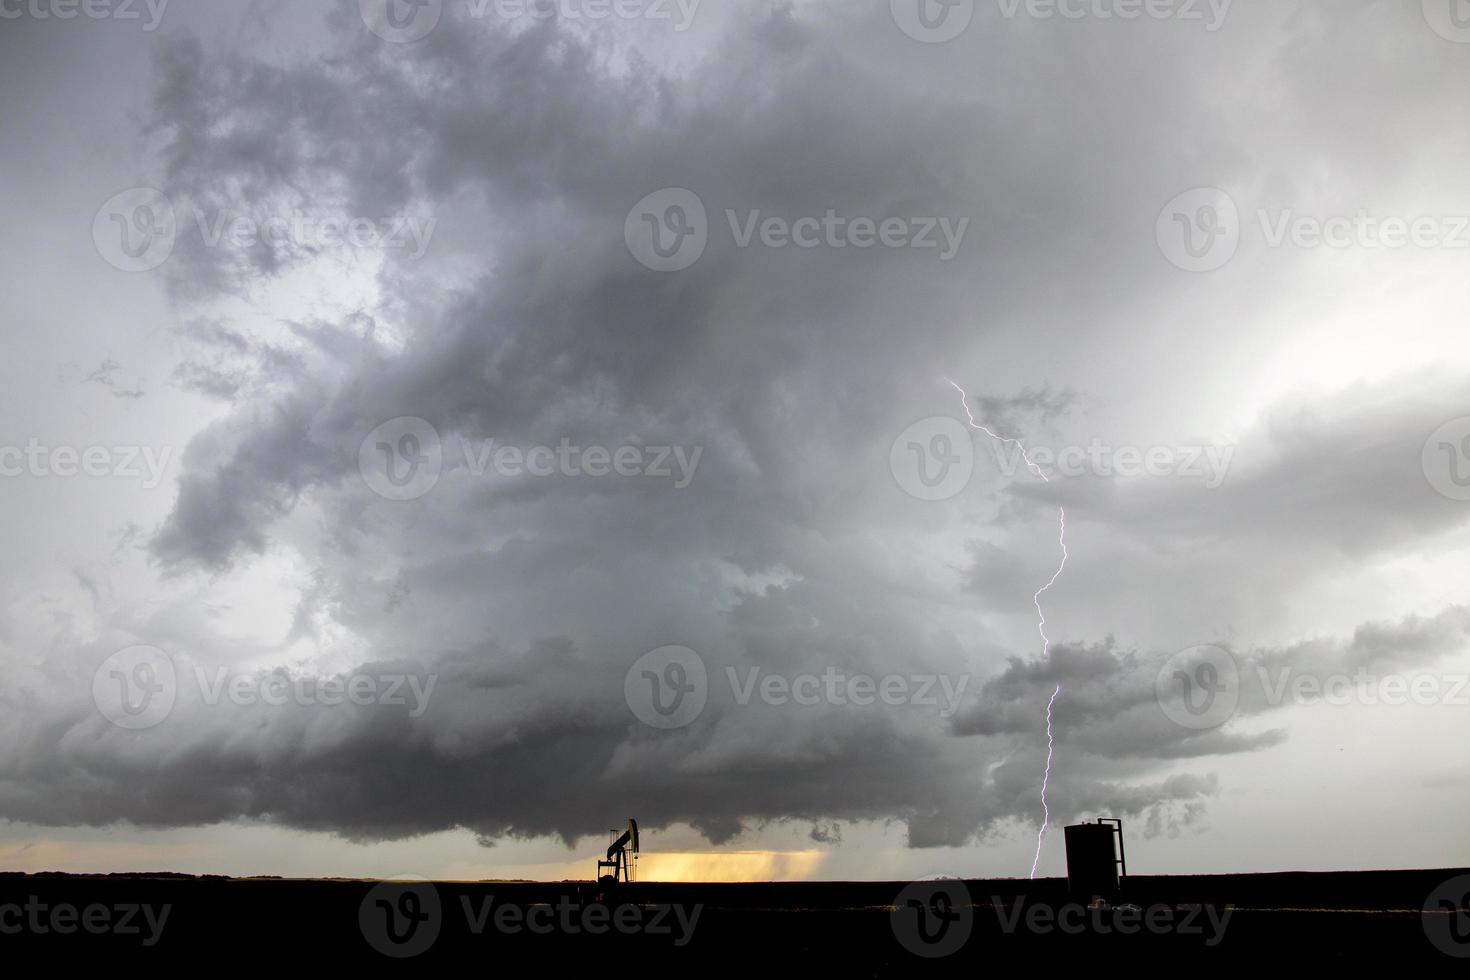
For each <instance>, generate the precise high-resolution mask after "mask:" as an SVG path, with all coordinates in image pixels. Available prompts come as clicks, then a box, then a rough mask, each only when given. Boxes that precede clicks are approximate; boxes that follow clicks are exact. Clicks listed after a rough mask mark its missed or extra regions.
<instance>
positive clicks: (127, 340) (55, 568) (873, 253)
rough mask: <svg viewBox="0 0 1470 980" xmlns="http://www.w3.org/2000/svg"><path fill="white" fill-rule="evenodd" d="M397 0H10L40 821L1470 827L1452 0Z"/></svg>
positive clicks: (840, 845) (254, 861)
mask: <svg viewBox="0 0 1470 980" xmlns="http://www.w3.org/2000/svg"><path fill="white" fill-rule="evenodd" d="M384 3H386V0H384V2H383V3H374V2H372V0H368V2H365V3H363V4H358V3H356V2H343V3H340V4H333V3H327V2H320V3H305V2H293V3H285V2H280V3H276V2H253V3H244V2H237V3H225V2H201V0H191V2H189V3H188V4H184V3H182V2H178V0H175V3H172V4H166V5H163V6H162V7H161V8H160V6H159V4H158V2H157V0H155V3H154V5H153V6H152V7H151V8H150V7H149V6H148V5H146V4H139V5H135V6H134V7H133V10H136V11H137V13H138V17H137V18H128V17H124V16H122V15H121V14H122V11H118V10H114V9H113V8H111V7H107V6H101V7H95V8H93V9H94V10H95V11H96V12H97V14H98V15H97V16H85V15H80V14H79V15H78V16H77V17H74V18H70V19H61V18H59V17H57V16H55V14H56V13H58V12H59V11H58V8H57V7H56V6H55V5H54V4H52V3H50V2H49V0H36V2H35V3H33V4H32V3H30V2H29V0H27V4H10V5H0V11H3V12H4V13H5V16H4V17H0V85H3V90H4V91H5V93H6V95H7V98H6V99H5V100H4V105H3V107H0V202H3V206H4V213H5V214H6V215H7V218H8V220H7V221H6V222H5V224H4V227H3V228H0V260H3V267H4V268H5V269H6V270H7V275H6V277H5V282H6V292H7V301H6V303H5V304H4V307H3V312H0V317H3V321H0V322H3V324H4V329H5V330H6V332H7V335H8V337H9V338H10V344H9V350H10V355H11V356H10V357H8V358H7V359H6V360H5V362H4V363H3V365H0V372H3V380H4V384H3V385H0V400H3V406H4V411H3V418H4V427H3V432H0V468H3V469H4V476H3V477H0V506H3V507H4V508H5V510H6V513H8V514H9V515H10V519H9V520H7V521H5V522H3V523H0V562H3V567H4V571H5V574H4V576H3V581H4V582H5V588H4V593H3V601H0V703H3V709H4V710H3V711H0V731H3V735H4V737H3V739H0V818H3V819H4V820H5V821H7V822H5V823H3V824H0V865H3V866H5V867H16V868H21V869H25V870H38V869H41V868H63V869H74V870H125V869H128V868H136V867H143V866H146V867H150V868H153V867H168V868H171V869H177V870H185V871H210V872H228V873H278V874H364V875H369V874H371V875H395V874H403V873H413V874H421V875H429V876H435V875H451V876H491V875H510V876H556V877H560V876H564V875H586V874H590V870H589V868H590V865H591V861H592V855H593V854H594V853H595V852H596V851H597V850H598V848H599V844H600V842H601V841H602V839H603V838H602V835H603V833H604V832H605V831H606V829H607V828H608V827H612V826H616V825H618V824H619V823H621V822H622V821H623V820H624V819H625V818H626V817H627V816H629V815H632V816H636V817H638V818H639V819H640V821H641V822H642V823H644V825H645V826H646V827H647V828H648V830H649V832H648V835H647V837H646V839H645V845H646V848H647V849H648V850H649V851H650V852H651V854H650V857H649V859H648V860H647V861H646V862H645V873H646V874H648V875H650V876H658V875H663V876H704V877H771V876H791V877H800V876H806V877H861V878H890V877H891V878H905V877H913V876H919V875H924V874H932V873H949V874H966V875H1024V874H1027V873H1029V872H1030V869H1031V866H1032V862H1033V858H1035V856H1036V848H1037V834H1038V829H1039V824H1040V822H1041V818H1042V814H1043V812H1044V811H1043V807H1044V806H1045V812H1049V814H1050V817H1051V819H1052V823H1051V824H1050V830H1049V832H1048V833H1047V835H1045V837H1044V839H1043V842H1042V847H1041V851H1040V857H1039V864H1038V868H1039V872H1040V873H1043V874H1046V873H1050V874H1057V873H1061V871H1062V868H1063V860H1062V854H1061V847H1060V843H1061V841H1060V836H1059V835H1057V834H1055V832H1054V831H1055V828H1056V826H1057V825H1058V824H1060V823H1062V822H1071V821H1074V820H1077V819H1082V818H1090V817H1095V816H1098V815H1118V816H1122V817H1124V818H1125V819H1127V821H1128V823H1129V828H1130V841H1129V856H1130V863H1131V864H1132V866H1133V867H1134V868H1135V870H1139V871H1153V872H1186V871H1228V870H1276V869H1289V868H1306V869H1318V868H1321V869H1330V868H1358V867H1369V866H1372V867H1380V866H1406V867H1407V866H1450V865H1464V864H1466V863H1470V837H1467V831H1466V829H1465V824H1464V821H1463V819H1462V818H1461V816H1460V815H1461V814H1463V813H1464V811H1465V808H1466V806H1467V805H1470V777H1467V775H1466V770H1465V766H1464V764H1463V759H1462V758H1461V753H1460V750H1459V749H1458V746H1460V745H1463V744H1464V741H1465V737H1466V735H1467V734H1470V686H1467V685H1466V684H1465V677H1466V675H1467V673H1470V643H1467V639H1470V609H1467V607H1466V605H1465V602H1466V599H1465V596H1466V586H1467V584H1470V573H1467V572H1466V571H1465V569H1466V562H1465V556H1466V550H1467V548H1470V502H1467V501H1470V421H1467V418H1466V417H1467V416H1470V402H1467V401H1466V398H1465V395H1464V392H1465V391H1466V390H1467V387H1466V382H1467V380H1470V341H1467V340H1466V339H1465V336H1466V335H1465V331H1464V323H1465V318H1466V313H1467V312H1470V293H1467V289H1466V286H1465V283H1466V281H1467V280H1466V277H1465V273H1464V263H1465V262H1466V260H1467V256H1470V217H1467V216H1470V190H1467V188H1466V186H1465V183H1464V178H1463V175H1464V172H1465V163H1466V154H1467V150H1470V146H1467V130H1466V114H1465V105H1464V96H1463V93H1464V92H1465V91H1467V85H1470V30H1465V31H1461V30H1460V29H1459V28H1458V27H1457V26H1456V22H1455V21H1454V20H1452V19H1451V18H1450V15H1449V11H1450V3H1449V2H1448V0H1446V3H1444V4H1440V5H1437V4H1436V3H1435V2H1433V0H1430V2H1426V3H1424V4H1423V5H1422V8H1423V9H1421V5H1420V4H1417V3H1403V2H1388V0H1382V2H1371V0H1332V2H1327V0H1321V2H1301V3H1292V2H1280V0H1272V2H1266V0H1235V2H1234V3H1223V2H1216V3H1215V4H1213V5H1211V4H1209V3H1204V2H1185V0H1180V2H1178V3H1173V4H1170V3H1160V4H1157V5H1154V6H1150V7H1148V8H1146V10H1145V12H1144V13H1142V14H1140V15H1139V16H1137V17H1124V16H1121V15H1122V14H1125V13H1128V12H1130V11H1132V10H1133V9H1134V8H1133V7H1132V6H1130V4H1128V3H1127V2H1126V0H1122V2H1119V0H1111V2H1110V0H1088V2H1087V3H1081V2H1071V3H1063V4H1062V5H1061V7H1060V8H1057V7H1054V6H1050V5H1045V4H1042V5H1037V4H1026V3H1024V2H1022V3H1020V4H1015V3H1011V2H1010V0H975V2H973V3H968V2H961V3H959V4H958V5H957V6H955V7H953V8H945V7H941V6H940V5H939V4H937V3H936V2H934V0H925V5H924V6H923V7H922V9H921V7H920V4H919V2H918V0H914V2H908V0H893V2H892V3H890V2H889V0H847V2H836V0H834V2H828V3H818V2H793V3H774V2H766V0H750V2H741V3H718V4H717V3H715V2H713V0H705V2H704V3H699V4H694V3H692V2H691V0H685V2H684V3H683V4H682V5H680V4H678V3H674V2H672V0H671V2H668V3H662V2H659V3H654V2H652V0H649V2H641V0H640V2H638V3H633V2H631V0H628V2H625V3H623V4H619V5H616V6H614V5H608V6H606V7H601V6H598V5H597V4H596V3H587V2H584V0H560V2H559V7H560V8H561V10H560V15H559V16H557V17H555V18H547V17H541V16H532V15H531V14H530V13H527V12H526V10H525V7H524V6H523V5H521V4H516V3H499V4H497V3H496V2H495V0H485V2H484V3H481V2H479V0H443V2H442V3H438V4H436V3H430V4H428V5H427V6H423V7H420V8H414V7H411V6H409V5H408V4H406V3H402V2H401V0H393V3H394V4H395V6H394V7H393V14H394V16H393V19H392V20H385V19H384V17H383V11H384V10H385V9H386V8H385V6H384ZM64 7H65V5H64V4H63V5H62V8H64ZM534 9H537V10H541V9H546V8H545V7H544V6H542V7H535V8H534ZM921 12H922V13H923V14H924V17H923V18H921V17H920V14H921ZM12 13H14V14H15V16H11V14H12ZM102 14H108V15H107V16H102ZM435 17H437V20H435ZM395 25H396V26H395ZM926 25H929V26H926ZM950 35H953V36H950ZM946 38H947V39H946ZM771 219H776V220H775V221H774V222H772V220H771ZM655 229H656V230H657V232H658V246H659V249H660V250H661V251H662V253H663V254H661V253H660V251H656V250H655V248H654V237H653V235H654V230H655ZM951 382H953V383H954V384H957V385H959V386H960V387H962V388H963V389H964V390H965V391H966V392H967V393H968V394H969V396H970V397H969V399H968V402H964V401H962V399H961V396H960V394H959V392H958V391H957V390H956V387H954V385H953V384H951ZM967 408H968V410H969V412H971V413H973V416H974V420H975V423H976V424H977V425H983V426H985V427H987V428H988V429H989V430H990V432H993V433H994V434H995V435H996V436H997V437H999V438H991V436H990V435H988V434H987V433H986V432H985V431H983V430H980V429H972V428H969V427H968V425H967V414H966V409H967ZM1007 439H1018V440H1021V442H1022V444H1024V445H1025V446H1026V447H1027V450H1028V451H1029V452H1031V453H1032V459H1033V461H1034V462H1035V463H1036V464H1037V469H1038V470H1039V471H1040V473H1041V474H1042V475H1044V476H1045V479H1040V478H1038V476H1037V475H1036V473H1034V472H1031V471H1029V470H1028V468H1027V466H1026V465H1025V462H1024V460H1021V459H1020V458H1019V457H1018V455H1017V448H1016V447H1017V444H1016V443H1010V442H1005V441H1003V440H1007ZM491 440H493V443H492V442H491ZM540 447H544V449H543V448H540ZM58 450H61V451H60V452H58ZM507 450H509V452H507ZM588 450H591V451H590V452H588ZM69 452H70V453H73V454H74V457H75V458H71V459H70V463H69V464H68V458H69V457H68V453H69ZM89 452H91V455H90V456H88V453H89ZM599 454H601V455H600V456H599ZM420 457H422V459H420ZM89 459H90V462H88V463H86V465H83V461H85V460H89ZM416 460H417V461H418V462H417V466H418V468H417V469H415V468H413V467H414V466H415V461H416ZM946 465H947V466H948V467H949V468H948V469H945V467H946ZM72 471H75V472H72ZM433 477H437V478H436V479H435V478H433ZM400 498H403V499H400ZM926 498H939V499H926ZM1063 508H1064V509H1065V513H1066V532H1065V543H1066V547H1067V561H1066V564H1065V567H1064V568H1061V571H1060V574H1057V572H1058V569H1059V565H1060V563H1061V549H1060V545H1061V541H1060V540H1059V537H1060V532H1059V526H1058V525H1059V511H1060V510H1061V509H1063ZM1053 576H1055V579H1054V580H1053ZM1048 582H1052V584H1051V586H1050V588H1048V589H1047V590H1046V591H1045V592H1043V593H1042V594H1041V595H1040V596H1039V597H1038V596H1037V595H1036V593H1037V590H1038V589H1039V588H1041V587H1042V586H1043V585H1046V584H1047V583H1048ZM1038 601H1039V603H1040V606H1041V609H1042V610H1043V611H1044V614H1045V617H1046V625H1045V628H1044V629H1045V636H1046V638H1047V639H1046V640H1045V641H1044V640H1043V635H1042V632H1041V631H1040V630H1039V629H1038V610H1037V605H1036V603H1037V602H1038ZM669 647H679V648H687V650H689V651H692V653H689V654H685V653H680V654H678V657H679V658H682V659H680V660H679V662H678V666H679V667H680V668H681V669H683V673H679V672H678V671H675V672H673V673H670V672H669V670H668V667H669V664H670V656H671V655H670V654H668V653H666V652H665V651H666V648H669ZM1199 647H1206V648H1209V649H1210V650H1214V651H1215V652H1208V651H1206V652H1205V653H1200V652H1199V651H1198V650H1196V648H1199ZM653 651H657V652H655V653H652V654H651V653H650V652H653ZM1188 651H1193V652H1188ZM1225 651H1228V653H1227V652H1225ZM1181 652H1183V653H1182V656H1181ZM645 655H651V657H652V659H651V660H648V659H640V658H644V657H645ZM691 657H692V658H693V659H692V660H691V659H690V658H691ZM1201 657H1204V658H1206V659H1207V660H1208V664H1204V663H1203V661H1201ZM1222 657H1223V658H1224V659H1221V658H1222ZM1204 666H1209V667H1210V668H1221V669H1223V670H1224V679H1223V680H1219V678H1220V677H1221V676H1222V675H1221V674H1220V672H1219V670H1216V671H1215V672H1214V673H1209V672H1202V668H1203V667H1204ZM645 669H647V670H649V674H647V675H645V674H644V670H645ZM333 677H335V678H340V679H341V683H342V684H343V686H344V687H350V686H351V685H352V684H354V683H358V684H361V685H364V686H363V687H361V688H359V689H358V692H357V693H358V695H360V697H358V698H357V699H356V700H357V701H360V702H361V703H354V702H353V699H347V703H341V704H333V703H327V702H328V701H329V700H330V698H331V694H330V691H331V689H332V686H331V685H330V684H329V685H327V687H326V688H323V687H322V686H321V685H320V683H319V681H320V679H321V678H333ZM1181 678H1182V679H1181ZM674 681H677V682H680V683H682V684H687V685H690V690H689V691H688V692H686V693H687V694H688V695H689V697H690V700H689V701H688V706H687V707H681V708H679V710H677V711H675V712H674V713H673V714H670V715H662V714H660V713H659V712H658V710H657V709H658V707H659V706H664V707H668V706H669V705H684V704H685V702H681V701H678V700H677V694H676V692H675V691H674V689H673V688H672V687H668V686H667V683H666V682H674ZM1186 681H1188V682H1191V683H1193V684H1194V685H1195V688H1196V690H1195V691H1194V694H1197V693H1198V690H1197V689H1198V688H1199V687H1200V686H1201V685H1206V686H1209V685H1212V684H1216V683H1218V686H1219V691H1218V692H1216V693H1218V694H1220V696H1221V699H1222V700H1221V703H1222V704H1223V705H1224V707H1220V708H1216V707H1214V704H1215V702H1209V705H1210V707H1209V708H1208V709H1203V710H1202V711H1200V712H1191V711H1189V710H1188V708H1189V707H1190V706H1194V707H1198V705H1199V703H1202V702H1195V701H1189V702H1188V703H1186V699H1189V698H1191V696H1192V694H1191V690H1187V689H1184V688H1183V687H1181V686H1180V685H1183V684H1184V683H1185V682H1186ZM868 684H871V690H870V689H869V688H868V687H866V686H865V685H868ZM1400 684H1402V685H1403V687H1404V688H1405V690H1406V691H1407V693H1406V694H1404V695H1403V696H1401V697H1396V696H1395V692H1396V690H1397V686H1398V685H1400ZM1314 685H1317V686H1316V687H1314ZM1321 685H1326V687H1327V689H1328V692H1329V694H1328V696H1327V697H1326V698H1323V697H1320V696H1318V693H1317V692H1318V689H1319V687H1320V686H1321ZM879 690H881V691H883V692H885V693H883V694H881V695H875V694H874V693H873V692H876V691H879ZM150 691H152V692H153V693H154V694H157V695H159V699H154V698H152V697H151V695H149V692H150ZM282 691H285V692H287V693H286V694H285V695H284V696H283V697H279V698H277V697H274V695H275V694H276V693H279V692H282ZM865 692H866V694H867V696H866V697H865V696H864V694H865ZM262 694H264V695H265V697H264V698H263V697H262V696H261V695H262ZM668 698H675V700H672V701H670V700H667V699H668ZM268 700H275V701H281V702H283V703H268ZM1395 700H1397V701H1402V702H1404V703H1391V702H1393V701H1395ZM865 701H870V702H872V703H862V702H865ZM696 702H699V703H702V705H703V706H702V709H701V710H698V711H697V712H696V711H695V708H696V707H697V706H698V705H697V704H696ZM1049 702H1050V703H1051V704H1052V745H1051V753H1050V778H1049V781H1048V783H1047V788H1048V792H1047V796H1046V799H1045V801H1043V797H1042V793H1041V785H1042V776H1043V773H1044V771H1046V768H1047V764H1048V740H1047V734H1046V718H1047V706H1048V703H1049ZM1385 702H1390V703H1385ZM1232 707H1233V710H1231V708H1232ZM681 712H682V713H681ZM650 720H651V721H653V722H654V724H649V723H648V722H649V721H650ZM1324 826H1326V827H1329V828H1330V831H1324Z"/></svg>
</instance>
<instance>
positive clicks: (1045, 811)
mask: <svg viewBox="0 0 1470 980" xmlns="http://www.w3.org/2000/svg"><path fill="white" fill-rule="evenodd" d="M1061 693H1062V685H1060V684H1058V685H1057V689H1056V690H1055V691H1052V692H1051V700H1050V701H1048V702H1046V772H1044V773H1042V774H1041V829H1040V830H1038V831H1037V832H1036V857H1034V858H1032V859H1031V878H1032V880H1033V881H1034V880H1035V879H1036V866H1037V865H1038V864H1040V863H1041V842H1042V841H1043V840H1045V839H1046V825H1047V824H1049V823H1051V808H1050V807H1048V806H1047V805H1046V784H1047V783H1049V782H1051V752H1052V745H1053V743H1052V737H1051V706H1052V705H1054V704H1056V703H1057V695H1058V694H1061Z"/></svg>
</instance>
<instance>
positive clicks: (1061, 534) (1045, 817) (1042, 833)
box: [945, 378, 1068, 879]
mask: <svg viewBox="0 0 1470 980" xmlns="http://www.w3.org/2000/svg"><path fill="white" fill-rule="evenodd" d="M945 380H946V381H949V379H948V378H946V379H945ZM949 383H950V386H951V387H953V388H954V390H955V391H958V392H959V393H960V404H962V405H964V406H965V416H966V417H967V418H968V419H969V420H970V428H972V429H976V430H978V431H980V432H983V433H985V434H986V435H988V436H989V437H990V438H992V439H994V440H995V441H996V442H999V443H1001V444H1003V445H1008V446H1015V447H1016V448H1017V449H1019V450H1020V451H1021V458H1022V459H1023V460H1025V461H1026V466H1027V468H1029V469H1030V470H1031V472H1032V473H1035V474H1036V475H1037V476H1039V477H1040V478H1041V482H1042V483H1050V482H1051V480H1050V479H1049V478H1048V477H1047V475H1046V473H1045V472H1043V471H1042V469H1041V467H1040V466H1037V465H1036V464H1035V463H1034V462H1032V461H1031V457H1030V456H1029V455H1028V454H1027V452H1026V447H1025V446H1024V445H1022V444H1021V440H1019V439H1007V438H1005V437H1004V436H1001V435H998V434H996V433H995V432H992V431H991V430H990V429H988V428H987V427H985V426H984V425H981V424H980V423H979V422H978V421H976V419H975V415H974V413H973V412H971V411H970V396H969V395H967V394H965V389H963V388H961V387H960V386H959V385H957V384H955V383H954V382H953V381H950V382H949ZM1057 514H1058V517H1057V524H1058V528H1059V530H1058V532H1057V542H1058V544H1060V545H1061V549H1062V562H1061V564H1060V565H1058V566H1057V570H1056V572H1055V573H1054V574H1053V575H1052V577H1051V579H1050V580H1048V581H1047V583H1046V584H1045V585H1043V586H1042V587H1041V588H1039V589H1037V590H1036V594H1035V595H1033V596H1032V597H1031V602H1032V604H1033V605H1035V606H1036V632H1038V633H1040V634H1041V657H1042V659H1043V660H1045V659H1046V657H1047V656H1048V655H1049V654H1050V653H1051V638H1050V637H1049V636H1047V635H1046V610H1044V609H1042V607H1041V597H1042V596H1043V595H1045V594H1046V593H1047V592H1048V591H1049V590H1050V589H1051V587H1052V586H1053V585H1056V584H1057V579H1059V578H1061V577H1062V572H1064V571H1066V568H1067V558H1068V554H1067V509H1066V508H1065V507H1058V508H1057ZM1061 693H1062V685H1060V684H1058V685H1057V689H1056V690H1055V691H1053V692H1052V694H1051V700H1049V701H1047V702H1046V771H1045V772H1043V773H1042V775H1041V827H1040V829H1039V830H1037V832H1036V857H1035V858H1033V859H1032V861H1031V877H1032V878H1033V879H1034V878H1035V877H1036V868H1037V866H1038V865H1039V864H1041V845H1042V844H1043V843H1044V842H1045V840H1046V828H1047V826H1048V825H1049V824H1050V823H1051V807H1049V806H1048V805H1047V802H1046V790H1047V786H1048V785H1049V784H1050V783H1051V759H1052V751H1053V749H1054V748H1055V745H1056V743H1055V740H1054V739H1053V737H1052V728H1051V709H1052V705H1054V704H1056V700H1057V696H1058V695H1060V694H1061Z"/></svg>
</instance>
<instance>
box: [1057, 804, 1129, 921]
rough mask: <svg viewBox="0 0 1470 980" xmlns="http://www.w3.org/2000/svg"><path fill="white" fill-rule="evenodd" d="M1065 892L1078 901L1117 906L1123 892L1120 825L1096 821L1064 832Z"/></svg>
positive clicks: (1116, 822)
mask: <svg viewBox="0 0 1470 980" xmlns="http://www.w3.org/2000/svg"><path fill="white" fill-rule="evenodd" d="M1065 834H1066V841H1067V890H1068V891H1069V892H1071V893H1072V897H1073V898H1074V899H1077V900H1079V901H1084V902H1091V901H1092V900H1093V899H1098V898H1100V899H1102V900H1103V901H1105V902H1116V901H1118V896H1119V895H1120V893H1121V891H1122V879H1121V876H1120V874H1119V868H1120V867H1125V868H1126V866H1124V865H1123V856H1122V852H1123V822H1122V821H1121V820H1117V821H1099V822H1098V823H1082V824H1076V825H1074V826H1071V827H1068V828H1066V831H1065Z"/></svg>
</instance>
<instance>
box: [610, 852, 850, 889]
mask: <svg viewBox="0 0 1470 980" xmlns="http://www.w3.org/2000/svg"><path fill="white" fill-rule="evenodd" d="M826 860H827V852H826V851H820V850H809V851H691V852H683V853H678V852H676V853H646V854H643V855H642V856H641V857H639V859H638V880H640V881H679V882H700V881H802V880H806V879H809V878H812V877H814V876H815V874H816V872H817V871H818V870H819V869H820V868H821V866H822V865H823V864H824V863H826Z"/></svg>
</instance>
